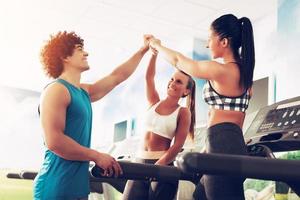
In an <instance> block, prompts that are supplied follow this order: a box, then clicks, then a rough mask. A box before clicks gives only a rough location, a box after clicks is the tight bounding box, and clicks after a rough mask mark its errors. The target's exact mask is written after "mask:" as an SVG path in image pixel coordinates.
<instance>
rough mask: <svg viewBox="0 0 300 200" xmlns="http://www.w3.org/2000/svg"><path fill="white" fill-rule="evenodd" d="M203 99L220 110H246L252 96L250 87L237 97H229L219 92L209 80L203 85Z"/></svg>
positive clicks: (211, 106)
mask: <svg viewBox="0 0 300 200" xmlns="http://www.w3.org/2000/svg"><path fill="white" fill-rule="evenodd" d="M202 92H203V94H202V97H203V100H204V101H205V102H206V103H207V104H208V105H209V107H210V108H214V109H218V110H231V111H240V112H245V111H246V110H247V108H248V105H249V100H250V98H251V95H250V89H247V90H246V91H245V92H244V93H243V94H242V95H240V96H236V97H228V96H224V95H221V94H219V93H218V92H217V91H216V90H215V89H214V88H213V87H212V85H211V83H210V82H209V81H207V82H206V83H205V84H204V87H203V91H202Z"/></svg>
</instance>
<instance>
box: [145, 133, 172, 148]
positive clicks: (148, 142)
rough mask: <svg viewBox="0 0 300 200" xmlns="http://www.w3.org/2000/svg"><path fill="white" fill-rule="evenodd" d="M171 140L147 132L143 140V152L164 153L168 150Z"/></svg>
mask: <svg viewBox="0 0 300 200" xmlns="http://www.w3.org/2000/svg"><path fill="white" fill-rule="evenodd" d="M170 144H171V140H170V139H168V138H165V137H162V136H160V135H157V134H155V133H153V132H150V131H149V132H147V133H146V135H145V138H144V150H145V151H166V150H168V149H169V148H170Z"/></svg>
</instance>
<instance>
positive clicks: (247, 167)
mask: <svg viewBox="0 0 300 200" xmlns="http://www.w3.org/2000/svg"><path fill="white" fill-rule="evenodd" d="M299 132H300V97H295V98H292V99H288V100H285V101H281V102H278V103H275V104H273V105H270V106H266V107H264V108H263V109H261V110H260V111H259V112H258V114H257V115H256V117H255V119H254V121H253V122H252V124H251V125H250V127H249V129H248V130H247V132H246V134H245V138H246V142H247V145H248V150H249V155H251V156H237V155H224V154H212V153H210V154H201V153H185V154H183V155H181V156H179V157H178V158H177V162H176V163H177V165H178V166H179V168H180V169H182V170H183V171H189V172H193V173H200V174H201V173H202V174H211V175H216V174H218V175H225V176H239V177H245V178H256V179H267V180H276V181H283V182H286V183H287V184H288V185H290V187H291V188H292V189H293V190H294V191H295V193H296V194H297V195H299V196H300V173H299V169H300V160H282V159H274V155H273V152H280V151H293V150H300V137H299ZM259 156H260V157H259ZM262 157H265V158H262ZM219 163H222V165H220V164H219Z"/></svg>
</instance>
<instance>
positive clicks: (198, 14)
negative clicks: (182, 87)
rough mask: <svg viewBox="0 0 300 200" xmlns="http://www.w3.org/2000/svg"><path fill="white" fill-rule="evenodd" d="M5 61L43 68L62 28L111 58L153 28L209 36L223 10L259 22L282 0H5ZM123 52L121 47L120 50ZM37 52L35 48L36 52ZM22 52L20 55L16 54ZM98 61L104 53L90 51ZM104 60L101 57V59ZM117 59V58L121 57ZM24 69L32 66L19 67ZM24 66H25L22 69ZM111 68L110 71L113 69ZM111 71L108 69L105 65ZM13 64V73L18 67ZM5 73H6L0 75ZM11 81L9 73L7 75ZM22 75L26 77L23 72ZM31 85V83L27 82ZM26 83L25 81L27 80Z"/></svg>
mask: <svg viewBox="0 0 300 200" xmlns="http://www.w3.org/2000/svg"><path fill="white" fill-rule="evenodd" d="M0 2H1V7H0V23H1V26H2V28H1V30H0V43H1V44H4V47H5V49H3V48H2V50H0V53H1V54H2V55H3V56H4V58H5V59H6V60H4V61H3V62H4V63H2V66H0V67H3V65H5V66H6V67H7V66H10V67H12V68H14V67H16V66H18V67H20V61H22V63H21V65H22V66H23V67H25V69H30V70H33V71H32V73H33V74H37V73H36V72H34V69H36V68H38V67H37V65H40V64H39V63H38V58H37V56H38V52H39V49H40V47H41V46H42V41H44V40H46V39H48V37H49V35H50V34H53V33H56V32H58V31H59V30H69V31H71V30H72V31H73V30H74V31H76V32H77V33H79V35H80V36H82V37H83V38H84V39H85V45H86V46H87V47H88V51H89V52H94V54H97V55H102V56H103V57H104V58H107V59H108V58H109V59H110V62H112V63H113V64H114V58H113V57H110V56H109V55H118V52H119V53H120V52H132V51H133V50H134V49H137V47H139V46H140V45H141V44H142V35H143V34H145V33H151V34H154V35H155V36H157V37H159V38H160V39H161V40H162V42H163V43H165V44H168V46H171V47H176V46H177V45H178V44H179V43H181V42H182V41H185V40H189V39H191V38H194V37H197V38H201V39H204V40H206V37H207V34H208V32H207V30H208V28H209V24H210V23H211V22H212V21H213V20H214V19H215V18H216V17H218V16H220V15H222V14H225V13H233V14H235V15H236V16H238V17H242V16H247V17H249V18H250V19H251V20H252V22H253V24H255V23H256V22H257V21H259V20H260V19H262V18H264V17H265V16H267V15H269V14H270V13H271V12H274V9H273V8H274V6H270V5H274V4H276V2H277V1H276V0H264V1H261V0H240V1H237V0H160V1H158V0H157V1H154V0H153V1H150V0H26V1H24V0H0ZM116 52H117V53H116ZM30 53H32V54H30ZM16 58H17V59H16ZM90 59H91V60H90V62H91V63H93V64H97V60H98V57H96V56H95V57H90ZM98 62H99V61H98ZM115 62H117V61H115ZM19 70H20V72H21V73H22V72H24V73H25V72H26V71H25V70H24V69H21V68H20V69H19ZM22 70H23V71H22ZM109 70H110V69H107V70H106V71H109ZM104 71H105V69H104ZM13 72H14V70H13V71H12V72H11V71H9V70H7V73H8V74H9V75H10V73H13ZM0 78H1V77H0ZM3 78H4V80H5V81H8V82H9V81H10V80H9V79H8V78H7V74H6V76H5V77H2V80H3ZM20 78H21V77H20ZM24 84H25V85H26V83H25V82H24ZM24 84H23V85H24Z"/></svg>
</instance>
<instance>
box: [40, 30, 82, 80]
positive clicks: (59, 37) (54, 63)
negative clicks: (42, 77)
mask: <svg viewBox="0 0 300 200" xmlns="http://www.w3.org/2000/svg"><path fill="white" fill-rule="evenodd" d="M78 44H79V45H81V46H83V39H81V38H80V37H79V36H78V35H76V34H75V33H74V32H70V33H68V32H66V31H64V32H58V33H57V34H56V35H51V36H50V40H48V41H47V43H46V44H45V46H44V47H43V48H42V50H41V54H40V57H41V63H42V65H43V69H44V70H45V73H46V75H48V76H49V77H52V78H57V77H59V76H60V75H61V73H62V72H63V60H62V59H64V58H66V57H68V56H71V55H72V54H73V51H74V49H75V45H78Z"/></svg>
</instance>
